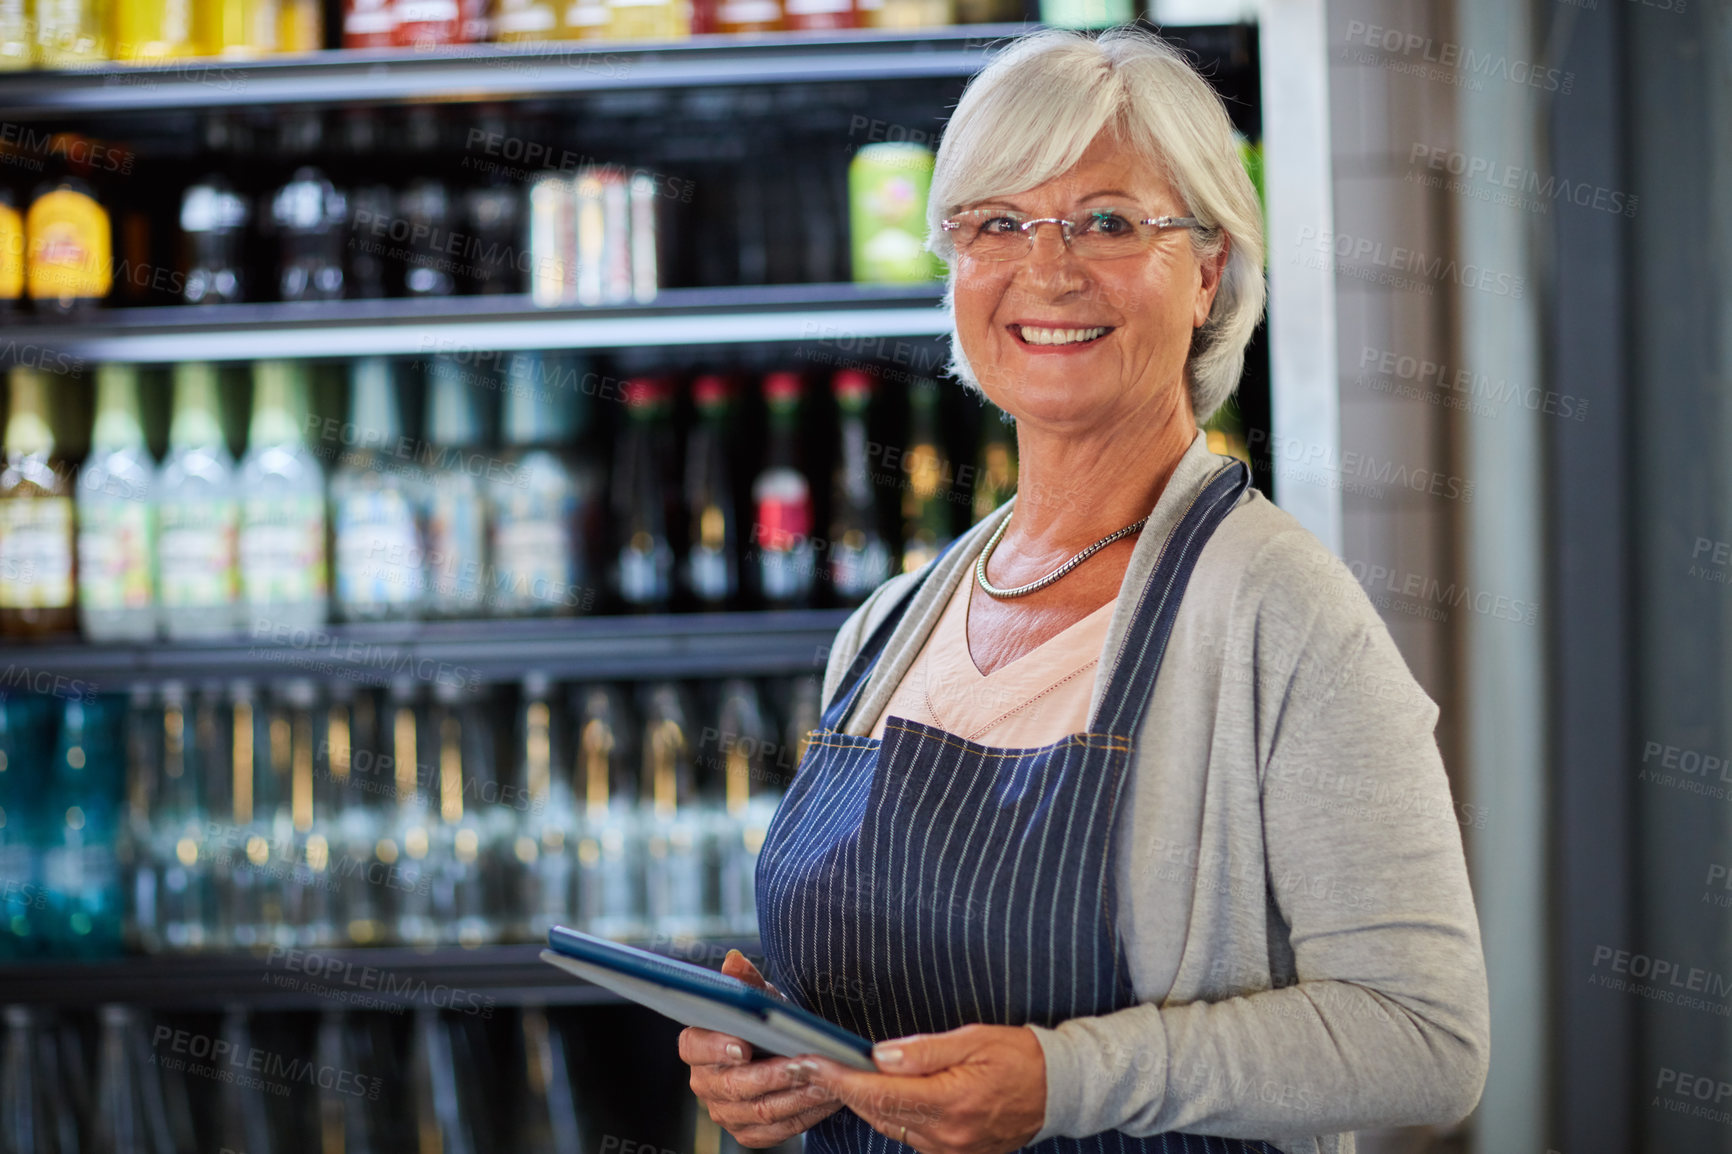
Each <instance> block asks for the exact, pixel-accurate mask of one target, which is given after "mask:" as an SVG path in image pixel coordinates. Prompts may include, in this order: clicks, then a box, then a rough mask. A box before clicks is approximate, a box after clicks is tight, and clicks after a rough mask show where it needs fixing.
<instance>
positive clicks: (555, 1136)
mask: <svg viewBox="0 0 1732 1154" xmlns="http://www.w3.org/2000/svg"><path fill="white" fill-rule="evenodd" d="M517 1023H518V1032H519V1033H520V1035H521V1037H520V1039H519V1041H520V1045H519V1047H518V1053H519V1054H520V1055H521V1057H522V1075H521V1076H520V1077H519V1078H518V1079H517V1080H516V1082H517V1086H518V1087H519V1090H518V1102H517V1109H516V1111H515V1115H516V1119H517V1126H516V1130H517V1143H516V1146H515V1149H516V1150H517V1151H519V1154H563V1152H565V1151H569V1150H577V1149H579V1148H580V1147H581V1146H582V1133H583V1131H582V1129H581V1122H580V1121H579V1114H578V1107H577V1101H576V1098H575V1096H574V1095H573V1093H572V1084H573V1083H572V1071H571V1069H570V1064H569V1061H568V1059H567V1057H566V1052H565V1031H563V1030H561V1029H560V1027H559V1024H558V1022H557V1021H555V1020H554V1019H553V1018H551V1017H550V1016H549V1015H548V1013H547V1011H546V1010H545V1009H544V1008H542V1007H541V1006H524V1007H523V1009H522V1011H521V1012H520V1013H519V1014H518V1016H517Z"/></svg>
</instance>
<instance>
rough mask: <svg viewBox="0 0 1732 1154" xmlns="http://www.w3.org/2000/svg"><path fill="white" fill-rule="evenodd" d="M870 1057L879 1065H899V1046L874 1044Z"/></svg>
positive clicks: (900, 1050)
mask: <svg viewBox="0 0 1732 1154" xmlns="http://www.w3.org/2000/svg"><path fill="white" fill-rule="evenodd" d="M872 1057H873V1059H874V1060H875V1061H876V1062H877V1063H878V1064H879V1065H880V1066H900V1065H901V1064H902V1047H901V1046H874V1047H872Z"/></svg>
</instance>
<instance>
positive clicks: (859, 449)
mask: <svg viewBox="0 0 1732 1154" xmlns="http://www.w3.org/2000/svg"><path fill="white" fill-rule="evenodd" d="M831 388H832V391H833V392H834V393H835V396H836V408H837V410H838V412H839V414H840V417H841V422H840V423H841V446H840V452H838V453H837V455H836V472H835V474H834V476H833V479H832V481H831V490H830V493H831V495H830V585H831V589H832V591H833V592H834V594H835V597H836V601H837V603H838V604H841V605H858V604H860V602H862V601H864V600H866V597H867V595H868V594H870V593H871V592H872V591H873V590H874V589H876V588H878V586H880V585H882V584H883V583H884V582H885V581H886V580H888V579H889V577H890V547H889V546H888V545H887V544H885V542H884V537H883V535H882V534H881V533H880V532H879V531H878V502H877V498H876V493H877V490H876V488H875V487H874V486H873V484H872V465H871V461H870V459H869V458H870V454H869V451H868V435H867V425H866V422H867V411H868V409H869V407H870V406H871V403H872V378H871V377H869V376H867V375H866V374H865V373H862V372H859V371H857V370H854V369H844V370H842V371H841V372H839V373H837V374H836V376H835V379H834V381H833V382H832V383H831Z"/></svg>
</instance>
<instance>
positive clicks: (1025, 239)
mask: <svg viewBox="0 0 1732 1154" xmlns="http://www.w3.org/2000/svg"><path fill="white" fill-rule="evenodd" d="M1043 224H1056V225H1058V226H1059V230H1060V232H1061V233H1062V234H1063V236H1064V243H1065V246H1066V247H1067V248H1069V249H1070V251H1071V252H1072V253H1074V254H1075V255H1076V256H1078V257H1080V258H1082V259H1083V260H1117V259H1119V258H1121V257H1127V256H1136V255H1137V254H1138V253H1140V252H1142V251H1143V250H1144V249H1146V248H1148V247H1149V245H1150V244H1152V243H1154V239H1155V237H1157V236H1159V235H1160V234H1161V233H1163V232H1166V231H1168V230H1169V229H1175V228H1195V229H1202V230H1204V231H1207V230H1208V228H1209V226H1208V225H1206V224H1204V223H1203V222H1202V221H1200V220H1198V219H1197V218H1196V217H1194V216H1155V217H1150V218H1148V219H1146V220H1139V219H1137V215H1136V213H1135V212H1134V211H1131V210H1128V209H1119V208H1097V209H1092V210H1090V211H1089V213H1088V215H1087V216H1085V217H1083V218H1082V219H1081V220H1064V219H1063V218H1061V217H1056V216H1043V217H1036V218H1033V219H1030V218H1029V217H1026V216H1024V215H1022V214H1021V213H1020V212H1012V211H1011V210H1009V209H1004V208H972V209H969V210H967V211H965V212H959V213H957V214H956V215H955V216H953V217H950V218H949V219H948V220H944V221H940V222H939V225H940V227H942V228H943V229H944V231H945V232H948V233H950V234H951V236H952V238H953V240H954V242H955V244H956V249H957V251H958V252H965V253H967V254H968V255H969V256H971V257H973V258H974V259H976V260H993V261H997V260H1021V259H1022V258H1023V257H1025V256H1027V255H1028V254H1029V253H1030V252H1032V251H1033V250H1034V230H1035V228H1036V227H1037V226H1039V225H1043Z"/></svg>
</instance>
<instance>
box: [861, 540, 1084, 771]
mask: <svg viewBox="0 0 1732 1154" xmlns="http://www.w3.org/2000/svg"><path fill="white" fill-rule="evenodd" d="M974 587H975V581H974V577H973V574H972V571H971V572H970V573H969V575H967V576H966V577H965V578H964V579H963V580H962V581H960V582H958V583H957V587H956V592H955V593H953V594H952V595H951V597H950V601H949V602H948V603H947V604H946V606H945V609H944V614H943V616H941V617H940V618H939V619H938V624H937V625H935V626H933V629H932V632H931V634H929V635H928V636H927V638H926V644H925V645H924V646H922V647H921V649H920V652H919V654H917V655H916V656H915V658H914V663H913V664H912V665H910V666H909V667H908V672H907V673H906V674H904V675H903V677H902V683H901V684H900V685H898V686H897V687H896V692H895V693H893V694H892V695H891V697H890V702H889V704H887V705H886V706H885V707H884V712H883V713H881V714H879V716H878V722H877V724H876V725H874V726H873V728H872V736H873V737H877V738H882V737H883V736H884V723H885V721H886V720H887V719H888V718H890V717H892V716H895V717H905V718H907V719H909V720H910V721H918V722H921V723H923V724H926V725H934V726H937V727H938V728H940V729H943V730H946V731H947V732H950V733H954V734H956V735H958V736H959V737H963V738H966V739H968V740H970V741H978V742H981V743H982V744H984V745H994V746H999V747H1001V748H1027V747H1031V746H1037V745H1049V744H1051V743H1052V742H1055V741H1060V740H1062V739H1064V738H1066V737H1069V736H1070V735H1071V734H1073V733H1082V732H1084V731H1086V730H1087V729H1088V720H1089V698H1090V697H1091V696H1093V694H1094V681H1095V679H1094V673H1095V667H1096V666H1097V665H1099V664H1100V656H1101V647H1102V646H1103V645H1105V644H1106V636H1107V625H1108V623H1109V622H1110V621H1111V620H1112V615H1113V607H1114V606H1115V605H1117V604H1118V599H1117V598H1116V597H1115V598H1114V599H1113V600H1111V601H1108V602H1107V603H1106V604H1105V605H1102V606H1101V607H1100V608H1099V609H1096V610H1095V611H1094V612H1093V613H1090V614H1089V615H1088V616H1087V617H1084V618H1083V619H1082V620H1081V621H1077V622H1074V623H1073V624H1071V625H1070V626H1068V627H1066V628H1065V629H1064V630H1063V631H1062V632H1060V633H1059V634H1058V635H1056V636H1054V637H1052V638H1049V639H1048V640H1046V641H1043V642H1042V643H1041V644H1039V645H1037V646H1035V647H1034V648H1033V649H1031V650H1029V651H1028V652H1027V653H1024V654H1023V655H1022V656H1021V657H1018V658H1017V659H1016V660H1015V661H1012V662H1011V663H1010V664H1008V665H1004V666H1000V667H999V668H998V669H995V670H993V671H992V672H991V673H984V674H983V673H981V672H980V670H979V668H978V667H976V665H975V664H974V656H973V654H971V653H970V652H969V650H968V606H969V600H970V597H971V596H980V597H985V596H987V594H985V593H978V594H976V593H975V592H974Z"/></svg>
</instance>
